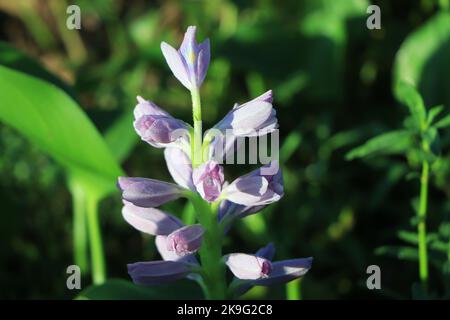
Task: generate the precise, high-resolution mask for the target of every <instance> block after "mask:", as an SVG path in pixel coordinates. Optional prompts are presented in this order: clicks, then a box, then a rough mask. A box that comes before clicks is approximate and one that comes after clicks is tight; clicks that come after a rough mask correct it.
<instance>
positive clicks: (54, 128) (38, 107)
mask: <svg viewBox="0 0 450 320" xmlns="http://www.w3.org/2000/svg"><path fill="white" fill-rule="evenodd" d="M0 88H1V95H2V108H1V109H0V119H1V120H2V121H4V122H5V123H7V124H8V125H10V126H12V127H14V128H16V130H18V131H19V132H21V133H22V134H23V135H24V136H26V137H27V138H28V139H30V140H31V141H32V142H33V143H34V144H36V145H37V146H39V147H40V148H42V149H43V150H45V151H46V152H48V153H49V154H50V155H52V156H53V157H54V158H55V159H56V160H57V161H58V162H60V163H61V164H62V165H63V166H64V167H65V168H66V169H67V170H68V171H69V172H70V174H72V175H74V176H76V177H77V178H79V179H81V180H82V181H84V182H85V183H86V186H88V187H91V188H92V189H93V190H91V191H92V192H95V193H97V194H98V195H99V196H101V195H104V194H106V193H109V192H111V191H112V190H113V188H114V181H115V180H116V178H117V176H118V175H121V174H122V170H121V168H120V167H119V166H118V165H117V163H116V161H115V160H114V158H113V157H112V155H111V152H110V150H109V149H108V147H107V146H106V145H105V143H104V142H103V139H102V137H101V136H100V135H99V133H98V131H97V130H96V129H95V127H94V126H93V125H92V123H91V122H90V121H89V120H88V118H87V117H86V115H85V114H84V113H83V112H81V110H80V107H79V106H78V105H77V104H76V102H75V101H74V100H72V99H71V98H70V97H69V96H67V95H66V94H65V93H64V92H63V91H62V90H60V89H58V88H57V87H54V86H52V85H49V84H48V83H45V82H43V81H42V80H39V79H36V78H33V77H31V76H27V75H25V74H23V73H20V72H17V71H13V70H11V69H8V68H5V67H0ZM24 93H29V95H26V94H24Z"/></svg>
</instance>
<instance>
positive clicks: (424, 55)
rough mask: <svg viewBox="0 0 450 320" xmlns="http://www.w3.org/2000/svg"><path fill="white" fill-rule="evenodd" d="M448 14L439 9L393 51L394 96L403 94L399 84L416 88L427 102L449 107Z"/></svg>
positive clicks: (449, 34)
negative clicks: (395, 52) (409, 84)
mask: <svg viewBox="0 0 450 320" xmlns="http://www.w3.org/2000/svg"><path fill="white" fill-rule="evenodd" d="M449 55H450V13H449V12H448V11H441V12H439V13H437V14H436V15H434V16H433V17H432V18H430V19H429V20H428V21H427V22H426V23H425V24H424V25H423V26H421V27H419V28H417V29H416V30H415V31H414V32H412V33H411V34H410V35H408V37H407V38H406V40H405V41H404V42H403V44H402V45H401V47H400V50H399V51H398V53H397V56H396V59H395V63H394V72H393V76H394V77H393V86H394V93H395V95H396V97H397V98H398V99H399V100H401V99H405V98H406V97H404V96H403V93H402V88H401V85H400V84H401V83H403V82H407V83H411V84H413V85H415V86H416V87H418V88H419V89H420V92H421V93H422V95H423V98H424V100H425V102H426V104H427V105H436V104H439V103H445V105H446V106H447V107H449V106H450V92H449V90H448V88H449V87H450V60H449V59H448V57H449Z"/></svg>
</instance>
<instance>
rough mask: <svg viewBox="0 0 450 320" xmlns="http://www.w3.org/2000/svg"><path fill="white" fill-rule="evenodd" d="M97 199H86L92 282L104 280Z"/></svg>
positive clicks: (103, 259)
mask: <svg viewBox="0 0 450 320" xmlns="http://www.w3.org/2000/svg"><path fill="white" fill-rule="evenodd" d="M97 209H98V199H97V198H95V197H88V199H87V218H88V219H87V220H88V231H89V241H90V245H91V265H92V281H93V282H94V284H102V283H103V282H105V278H106V275H105V274H106V272H105V258H104V253H103V244H102V237H101V232H100V226H99V222H98V210H97Z"/></svg>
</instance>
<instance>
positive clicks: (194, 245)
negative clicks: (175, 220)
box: [167, 224, 205, 256]
mask: <svg viewBox="0 0 450 320" xmlns="http://www.w3.org/2000/svg"><path fill="white" fill-rule="evenodd" d="M204 232H205V230H204V229H203V227H202V226H201V225H199V224H194V225H190V226H185V227H182V228H180V229H178V230H175V231H174V232H172V233H171V234H169V235H168V236H167V250H168V251H173V252H175V253H176V254H177V255H179V256H185V255H187V254H192V253H194V252H196V251H197V250H198V249H200V245H201V244H202V238H203V233H204Z"/></svg>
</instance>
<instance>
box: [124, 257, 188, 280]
mask: <svg viewBox="0 0 450 320" xmlns="http://www.w3.org/2000/svg"><path fill="white" fill-rule="evenodd" d="M127 267H128V274H129V275H130V277H131V279H133V282H134V283H136V284H140V285H155V284H165V283H170V282H173V281H176V280H180V279H183V278H185V277H187V276H188V275H189V274H190V273H192V272H193V266H192V265H191V264H189V263H186V262H180V261H148V262H136V263H133V264H129V265H128V266H127Z"/></svg>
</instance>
